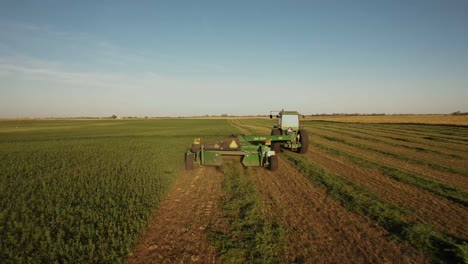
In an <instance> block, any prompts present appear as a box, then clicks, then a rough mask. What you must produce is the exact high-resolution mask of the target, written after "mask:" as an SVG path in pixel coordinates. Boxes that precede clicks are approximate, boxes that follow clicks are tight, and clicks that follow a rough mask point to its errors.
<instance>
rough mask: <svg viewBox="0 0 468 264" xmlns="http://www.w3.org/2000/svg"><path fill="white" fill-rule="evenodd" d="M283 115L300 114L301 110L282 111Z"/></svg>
mask: <svg viewBox="0 0 468 264" xmlns="http://www.w3.org/2000/svg"><path fill="white" fill-rule="evenodd" d="M281 114H282V115H299V112H297V111H284V110H283V111H281Z"/></svg>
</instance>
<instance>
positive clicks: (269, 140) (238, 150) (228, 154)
mask: <svg viewBox="0 0 468 264" xmlns="http://www.w3.org/2000/svg"><path fill="white" fill-rule="evenodd" d="M273 112H275V113H278V114H277V115H276V117H278V124H277V125H275V126H274V128H273V130H272V131H271V135H270V136H268V135H267V136H265V135H248V136H247V135H237V136H236V135H232V136H230V137H229V138H226V139H224V140H221V141H216V142H209V143H205V144H201V140H200V138H195V140H194V142H193V144H192V146H191V147H189V148H187V150H186V152H185V168H186V169H187V170H191V169H193V168H194V165H214V166H219V165H221V164H222V163H223V162H224V161H225V160H228V159H229V160H232V158H234V159H236V157H237V158H239V159H240V162H241V163H242V164H243V165H244V166H262V167H267V168H269V169H270V170H272V171H275V170H277V169H278V157H277V156H276V154H277V153H279V152H280V149H281V147H283V148H287V149H290V150H292V151H296V152H299V153H306V152H307V147H308V146H309V141H308V137H307V131H305V130H304V129H303V128H302V126H299V113H298V112H295V111H284V110H282V111H271V112H270V118H273V115H272V113H273Z"/></svg>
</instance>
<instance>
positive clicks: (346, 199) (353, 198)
mask: <svg viewBox="0 0 468 264" xmlns="http://www.w3.org/2000/svg"><path fill="white" fill-rule="evenodd" d="M283 156H284V157H285V158H286V159H287V160H288V161H289V162H291V164H292V165H293V166H295V167H296V168H297V169H298V170H299V171H300V172H301V173H302V174H303V175H304V177H306V178H307V179H309V180H310V181H311V182H312V183H313V184H315V185H317V186H319V187H321V188H323V189H325V190H326V191H327V194H328V195H330V196H331V197H332V198H334V199H336V200H338V201H340V202H341V203H342V205H343V206H344V207H345V208H346V209H347V210H349V211H350V212H354V213H357V214H360V215H364V216H369V217H371V218H372V219H373V220H374V221H376V222H377V223H379V224H380V225H381V226H382V227H384V228H385V229H386V230H388V231H389V232H390V233H391V234H393V235H395V236H396V237H397V238H398V239H401V240H402V241H406V242H408V243H410V244H411V245H412V246H414V247H416V248H419V249H422V250H424V251H425V252H427V253H429V254H431V255H432V256H433V257H435V258H436V259H439V260H440V261H454V262H464V261H466V256H465V255H464V253H463V251H464V250H466V249H465V247H466V241H465V240H463V239H460V238H458V237H455V236H452V235H449V234H446V233H443V232H440V231H438V230H436V229H434V228H433V227H431V226H429V225H425V224H421V223H416V222H411V221H409V220H407V219H412V218H413V217H411V213H410V212H409V211H408V210H405V209H403V208H400V207H398V206H396V205H394V204H391V203H389V202H387V201H384V200H382V199H381V197H380V196H378V195H376V194H375V193H374V192H372V191H371V190H369V189H367V188H364V187H362V186H360V185H358V184H356V183H354V182H352V181H350V180H348V179H346V178H343V177H340V176H339V175H336V174H333V173H330V172H329V171H326V170H324V169H323V168H321V167H318V166H314V165H312V164H311V163H310V162H309V161H308V160H307V158H304V157H302V156H300V155H298V154H295V153H291V152H284V153H283Z"/></svg>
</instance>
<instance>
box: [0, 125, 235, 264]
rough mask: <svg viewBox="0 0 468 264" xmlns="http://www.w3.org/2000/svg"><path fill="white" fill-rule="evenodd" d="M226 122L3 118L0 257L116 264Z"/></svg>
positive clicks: (0, 134) (0, 130) (223, 130)
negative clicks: (196, 144) (195, 145)
mask: <svg viewBox="0 0 468 264" xmlns="http://www.w3.org/2000/svg"><path fill="white" fill-rule="evenodd" d="M231 130H232V128H231V127H230V126H229V125H228V123H227V122H226V121H224V120H184V119H161V120H102V121H97V120H84V121H76V120H74V121H70V120H53V121H50V120H48V121H3V122H0V259H2V261H3V263H5V262H13V263H18V262H44V263H49V262H74V263H83V262H86V263H90V262H99V263H115V262H120V261H122V258H123V257H125V256H126V255H127V254H128V252H129V251H130V250H131V248H132V246H133V243H134V241H135V239H136V237H137V236H138V235H139V234H140V233H141V232H142V231H144V228H145V227H146V225H147V223H148V220H149V217H150V215H151V212H152V211H153V210H154V209H155V208H157V207H158V205H159V203H160V201H161V200H162V199H163V198H164V197H165V195H166V193H167V191H168V189H169V187H170V185H171V183H172V182H173V180H174V179H175V177H176V176H177V175H178V174H179V172H180V170H181V169H183V153H184V150H185V148H186V147H187V146H189V145H190V143H191V142H192V141H193V137H194V136H200V137H202V139H206V140H209V139H215V138H216V139H217V138H219V137H220V135H223V136H225V135H227V134H229V133H231V132H232V131H231Z"/></svg>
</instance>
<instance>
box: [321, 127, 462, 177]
mask: <svg viewBox="0 0 468 264" xmlns="http://www.w3.org/2000/svg"><path fill="white" fill-rule="evenodd" d="M328 129H329V128H327V129H326V130H322V129H321V128H318V129H316V130H315V131H327V132H328V131H330V132H336V133H338V134H340V137H342V138H344V139H347V140H348V139H349V140H350V141H352V142H357V143H359V144H362V145H366V146H372V147H376V146H377V147H379V148H380V149H385V150H388V151H391V152H394V153H401V154H404V155H406V156H408V157H415V158H419V159H421V160H430V161H436V162H438V163H440V164H442V165H448V166H451V167H458V168H462V169H467V168H468V161H466V160H459V159H454V158H452V157H445V156H441V155H438V154H434V153H425V152H419V151H417V150H416V148H417V147H421V148H424V147H425V146H424V145H422V144H417V145H413V146H412V147H413V148H414V149H408V148H404V147H401V146H393V145H391V143H383V142H372V141H370V140H362V139H358V138H354V137H350V136H348V135H343V134H341V133H340V132H339V131H338V130H346V133H347V134H350V135H355V136H361V135H365V136H366V137H369V138H375V139H379V138H378V137H377V136H375V135H373V133H372V132H371V133H369V131H366V132H355V131H350V130H347V129H343V128H334V129H333V128H331V129H330V130H328ZM399 144H401V143H399ZM463 156H465V157H466V156H467V155H463ZM467 183H468V181H467Z"/></svg>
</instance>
